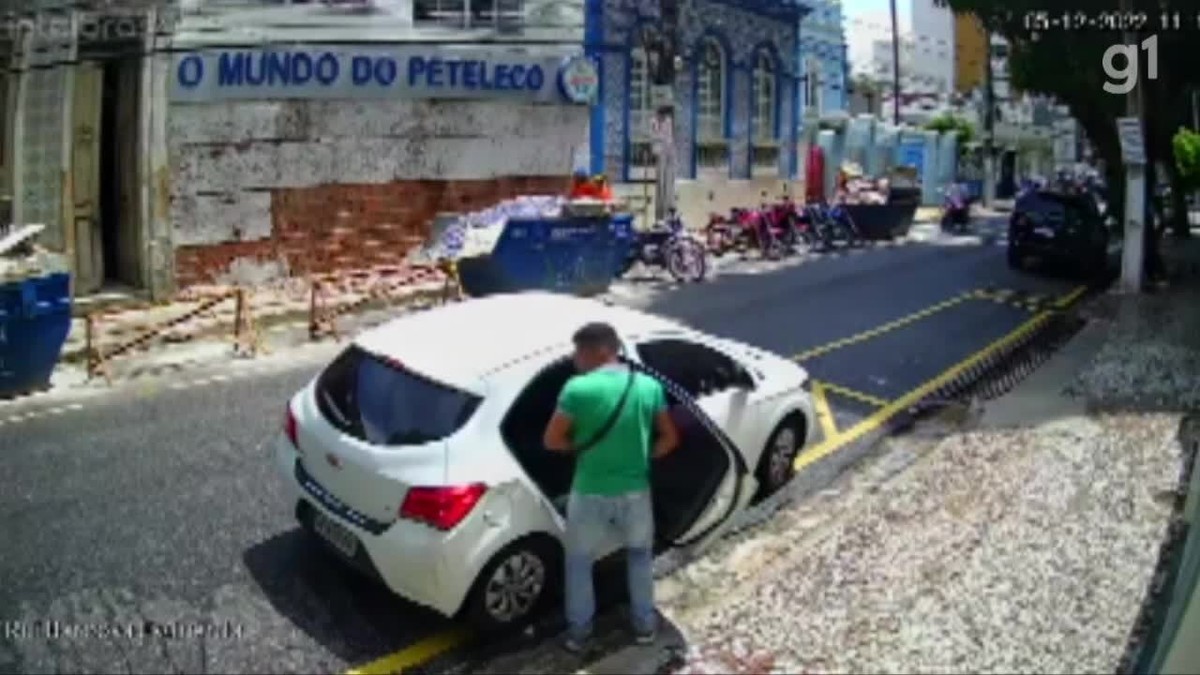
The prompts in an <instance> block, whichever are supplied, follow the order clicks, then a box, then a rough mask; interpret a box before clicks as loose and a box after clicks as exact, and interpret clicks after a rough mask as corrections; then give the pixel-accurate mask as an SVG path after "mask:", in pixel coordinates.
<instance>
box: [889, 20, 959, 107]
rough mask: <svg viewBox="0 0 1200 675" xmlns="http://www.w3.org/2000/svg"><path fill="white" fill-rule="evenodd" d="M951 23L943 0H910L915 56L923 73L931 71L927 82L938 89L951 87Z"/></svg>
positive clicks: (952, 43) (952, 59)
mask: <svg viewBox="0 0 1200 675" xmlns="http://www.w3.org/2000/svg"><path fill="white" fill-rule="evenodd" d="M954 27H955V20H954V13H953V12H952V11H950V8H949V6H947V5H946V4H945V2H944V0H912V35H913V36H914V39H915V44H914V60H915V62H919V63H920V65H919V66H917V67H918V69H919V70H920V71H921V72H922V73H925V72H928V73H931V74H932V76H931V77H930V78H929V79H930V86H932V87H933V88H935V89H937V90H939V91H946V92H949V91H953V89H954ZM901 62H902V63H903V59H901Z"/></svg>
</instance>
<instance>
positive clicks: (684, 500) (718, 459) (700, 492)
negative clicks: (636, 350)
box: [637, 364, 757, 550]
mask: <svg viewBox="0 0 1200 675" xmlns="http://www.w3.org/2000/svg"><path fill="white" fill-rule="evenodd" d="M637 368H638V369H639V370H642V371H643V372H646V373H647V374H649V375H651V376H652V377H654V378H655V379H657V380H658V381H659V382H660V383H662V385H663V387H664V389H666V392H667V405H668V408H669V411H670V414H671V418H672V420H673V421H674V422H675V427H676V428H677V429H678V431H679V446H678V447H677V448H676V449H675V451H674V452H672V453H670V454H669V455H667V456H666V457H664V458H662V459H658V460H655V461H654V463H653V465H652V467H651V475H650V479H651V493H652V495H653V499H654V520H655V525H656V539H657V542H656V547H657V548H658V549H659V550H662V549H666V548H689V549H695V550H698V549H701V548H703V547H705V546H707V545H708V544H710V543H712V542H713V541H714V540H716V539H717V538H719V537H720V536H721V534H723V533H724V532H725V530H726V529H727V528H728V526H729V525H730V524H731V522H732V520H733V518H734V516H736V515H737V514H738V513H739V512H741V511H742V509H744V508H745V507H746V505H747V504H748V503H749V502H750V499H751V498H752V497H753V496H754V493H755V490H756V488H757V483H756V481H755V479H754V475H753V472H751V471H750V469H749V467H747V466H746V460H745V458H744V457H743V456H742V453H741V451H739V450H738V448H737V446H736V445H735V444H734V443H733V441H732V440H730V438H729V437H728V436H727V435H726V434H725V432H724V431H723V430H722V429H721V428H720V427H719V426H718V425H717V424H716V423H715V422H714V421H713V418H712V417H711V416H710V415H709V414H708V413H707V412H705V410H704V402H703V400H700V401H697V400H696V399H694V398H692V397H691V396H690V395H689V394H688V393H687V392H686V391H684V390H683V389H682V388H681V387H679V386H678V385H676V384H675V383H674V382H672V381H670V380H668V379H666V378H665V377H664V376H662V375H660V374H658V373H656V372H654V371H652V370H650V369H648V368H646V367H645V366H644V365H642V364H638V365H637Z"/></svg>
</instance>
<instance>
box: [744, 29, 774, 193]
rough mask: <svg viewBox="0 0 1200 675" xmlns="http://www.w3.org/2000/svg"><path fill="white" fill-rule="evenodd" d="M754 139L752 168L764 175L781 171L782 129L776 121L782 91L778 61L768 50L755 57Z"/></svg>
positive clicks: (753, 75) (751, 150) (753, 73)
mask: <svg viewBox="0 0 1200 675" xmlns="http://www.w3.org/2000/svg"><path fill="white" fill-rule="evenodd" d="M752 77H753V83H754V107H753V109H752V114H753V115H754V124H753V128H754V138H753V139H752V141H751V146H750V158H751V162H750V165H751V171H754V172H755V173H758V174H762V173H767V172H771V171H778V170H779V142H778V140H779V134H778V131H779V128H778V125H777V120H776V111H777V110H778V109H779V108H778V97H779V92H778V91H777V87H776V81H777V80H776V73H775V61H774V60H773V59H772V58H771V56H770V55H769V54H767V53H766V52H760V53H759V54H758V56H756V57H755V59H754V70H753V72H752Z"/></svg>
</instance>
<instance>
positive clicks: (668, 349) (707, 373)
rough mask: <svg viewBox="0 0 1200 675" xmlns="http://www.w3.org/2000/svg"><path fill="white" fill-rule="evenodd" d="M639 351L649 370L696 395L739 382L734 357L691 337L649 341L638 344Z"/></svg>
mask: <svg viewBox="0 0 1200 675" xmlns="http://www.w3.org/2000/svg"><path fill="white" fill-rule="evenodd" d="M637 351H638V356H639V357H641V359H642V362H643V363H645V364H646V365H647V366H648V367H650V369H652V370H655V371H658V372H659V373H661V374H662V375H664V376H666V378H667V379H669V380H671V381H672V382H674V383H676V384H678V385H679V386H680V387H683V389H684V391H686V392H688V393H689V394H691V395H692V396H693V397H696V398H700V397H702V396H708V395H710V394H715V393H718V392H722V391H725V390H726V389H730V388H732V387H733V386H734V385H735V384H736V382H737V373H738V365H737V363H736V362H735V361H734V360H733V359H732V358H730V357H728V356H726V355H725V354H722V353H721V352H719V351H717V350H715V349H713V348H711V347H708V346H706V345H702V344H698V343H695V342H691V341H690V340H682V339H679V338H669V339H661V340H647V341H646V342H642V343H639V344H638V346H637Z"/></svg>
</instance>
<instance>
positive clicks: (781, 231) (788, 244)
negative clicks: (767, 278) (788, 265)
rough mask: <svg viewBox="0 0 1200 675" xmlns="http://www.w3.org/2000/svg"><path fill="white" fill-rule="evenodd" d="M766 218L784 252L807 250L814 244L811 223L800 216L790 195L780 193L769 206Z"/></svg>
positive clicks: (814, 238) (814, 239)
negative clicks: (776, 199) (777, 198)
mask: <svg viewBox="0 0 1200 675" xmlns="http://www.w3.org/2000/svg"><path fill="white" fill-rule="evenodd" d="M763 196H764V197H765V196H766V195H765V193H764V195H763ZM768 218H769V219H770V224H771V226H772V228H773V230H774V232H776V233H777V235H776V236H777V237H778V239H779V242H780V244H782V246H783V248H784V252H785V253H795V252H800V251H807V250H809V249H812V248H813V247H814V246H815V245H816V236H815V235H814V234H813V232H812V226H811V224H810V223H809V222H808V221H807V220H806V219H804V218H803V217H802V216H801V214H800V211H799V210H798V209H797V208H796V204H795V202H793V201H792V198H791V196H790V195H786V194H785V195H782V196H781V197H780V198H779V201H778V202H776V203H775V204H773V205H772V206H771V207H770V210H769V211H768Z"/></svg>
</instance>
